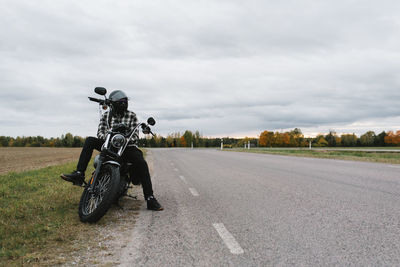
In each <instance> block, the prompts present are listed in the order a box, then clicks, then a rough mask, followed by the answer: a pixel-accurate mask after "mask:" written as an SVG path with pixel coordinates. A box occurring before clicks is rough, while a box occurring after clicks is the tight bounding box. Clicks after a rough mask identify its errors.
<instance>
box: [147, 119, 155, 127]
mask: <svg viewBox="0 0 400 267" xmlns="http://www.w3.org/2000/svg"><path fill="white" fill-rule="evenodd" d="M147 123H148V124H149V125H151V126H153V125H154V124H156V121H155V120H154V119H153V117H150V118H148V119H147Z"/></svg>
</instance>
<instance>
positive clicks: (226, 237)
mask: <svg viewBox="0 0 400 267" xmlns="http://www.w3.org/2000/svg"><path fill="white" fill-rule="evenodd" d="M213 226H214V228H215V230H217V232H218V234H219V236H220V237H221V238H222V240H223V241H224V242H225V245H226V246H227V247H228V248H229V250H230V251H231V253H232V254H242V253H244V250H243V249H242V248H241V247H240V245H239V243H238V242H237V241H236V239H235V238H234V237H233V235H232V234H231V233H229V231H228V230H227V229H226V228H225V226H224V224H223V223H213Z"/></svg>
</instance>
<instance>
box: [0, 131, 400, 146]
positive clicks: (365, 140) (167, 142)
mask: <svg viewBox="0 0 400 267" xmlns="http://www.w3.org/2000/svg"><path fill="white" fill-rule="evenodd" d="M84 142H85V138H84V137H80V136H74V135H72V134H71V133H67V134H65V135H62V136H61V137H57V138H45V137H42V136H22V137H19V136H18V137H15V138H14V137H10V136H0V147H82V146H83V144H84ZM221 142H223V145H224V147H225V148H236V147H239V148H240V147H245V146H246V145H248V144H249V143H250V145H251V147H307V146H309V145H310V142H311V144H312V146H313V147H358V146H364V147H374V146H376V147H378V146H400V131H396V132H393V131H389V132H385V131H383V132H381V133H379V134H375V132H373V131H368V132H366V133H365V134H363V135H361V136H360V137H358V136H357V135H355V134H354V133H353V134H341V135H338V134H337V133H336V132H335V131H333V130H331V131H330V132H329V133H328V134H325V135H324V134H320V135H318V136H316V137H304V135H303V133H302V132H301V130H300V129H298V128H295V129H294V130H291V131H287V132H273V131H267V130H266V131H263V132H261V133H260V136H259V138H252V137H245V138H231V137H223V138H213V137H204V136H202V134H201V133H200V132H199V131H195V132H192V131H190V130H186V131H185V132H184V133H180V132H176V133H172V134H169V135H167V136H166V137H164V136H161V135H156V136H154V137H151V138H150V137H148V138H141V139H139V140H138V145H139V146H140V147H192V146H193V147H219V146H220V145H221Z"/></svg>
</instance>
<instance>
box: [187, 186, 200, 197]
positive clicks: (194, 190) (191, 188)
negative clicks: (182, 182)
mask: <svg viewBox="0 0 400 267" xmlns="http://www.w3.org/2000/svg"><path fill="white" fill-rule="evenodd" d="M189 191H190V193H192V195H193V196H195V197H198V196H199V192H197V190H196V188H193V187H189Z"/></svg>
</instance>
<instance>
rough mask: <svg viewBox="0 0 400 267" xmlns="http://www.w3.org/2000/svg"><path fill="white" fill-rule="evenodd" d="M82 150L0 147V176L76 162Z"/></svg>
mask: <svg viewBox="0 0 400 267" xmlns="http://www.w3.org/2000/svg"><path fill="white" fill-rule="evenodd" d="M81 150H82V148H79V147H78V148H50V147H0V162H1V165H0V175H2V174H5V173H7V172H10V171H13V172H21V171H27V170H36V169H40V168H44V167H48V166H54V165H59V164H63V163H67V162H72V161H74V162H78V158H79V154H80V152H81Z"/></svg>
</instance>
